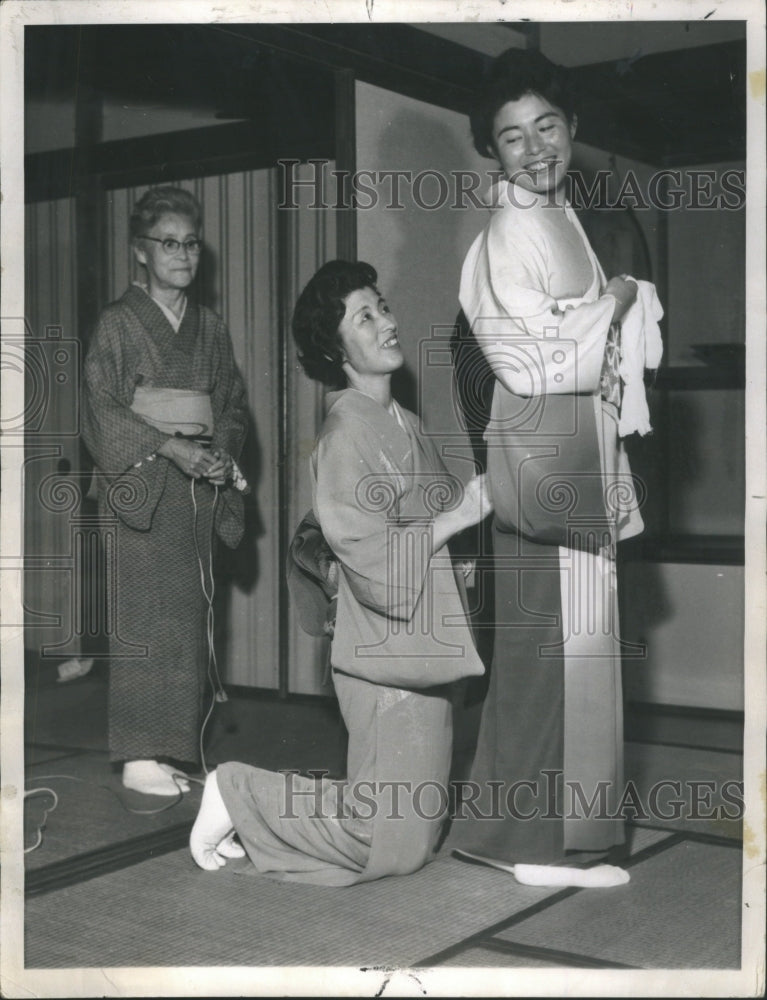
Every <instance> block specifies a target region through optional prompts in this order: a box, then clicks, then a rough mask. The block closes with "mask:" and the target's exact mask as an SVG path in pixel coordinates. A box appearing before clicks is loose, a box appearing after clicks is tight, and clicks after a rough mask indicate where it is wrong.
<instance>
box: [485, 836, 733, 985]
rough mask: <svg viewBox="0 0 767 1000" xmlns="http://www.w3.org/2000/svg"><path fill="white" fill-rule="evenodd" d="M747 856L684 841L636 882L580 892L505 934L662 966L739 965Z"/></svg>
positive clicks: (643, 869)
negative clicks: (743, 865)
mask: <svg viewBox="0 0 767 1000" xmlns="http://www.w3.org/2000/svg"><path fill="white" fill-rule="evenodd" d="M740 887H741V852H740V850H739V849H738V848H736V847H720V846H716V845H711V844H699V843H694V842H690V841H685V842H682V843H680V844H677V845H676V846H674V847H670V848H669V849H668V850H666V851H662V852H660V853H659V854H657V855H656V856H655V857H652V858H649V859H648V860H647V861H645V862H643V863H642V864H639V865H636V866H635V867H633V868H632V869H631V882H630V883H629V884H628V885H625V886H619V887H618V888H616V889H614V890H610V891H609V892H604V893H597V892H593V893H588V892H579V893H577V894H575V895H573V896H571V897H570V898H569V899H566V900H563V901H562V902H561V903H559V904H558V905H557V906H556V907H552V908H551V909H549V910H547V911H546V912H545V913H543V914H540V915H538V916H533V917H530V918H529V919H527V920H524V921H522V922H521V923H518V924H516V925H515V926H514V927H511V928H509V929H508V930H507V931H502V932H501V933H500V934H499V935H498V937H499V938H501V939H502V940H506V941H513V942H518V943H520V944H528V945H540V944H542V943H543V942H544V941H545V943H546V944H547V945H548V946H550V947H552V948H558V949H562V950H563V951H568V952H575V953H581V954H584V953H585V954H588V955H590V956H592V957H594V958H599V959H602V960H604V961H611V962H620V963H623V964H627V965H633V966H639V967H642V968H655V969H697V968H701V969H707V968H711V969H724V968H738V967H739V966H740Z"/></svg>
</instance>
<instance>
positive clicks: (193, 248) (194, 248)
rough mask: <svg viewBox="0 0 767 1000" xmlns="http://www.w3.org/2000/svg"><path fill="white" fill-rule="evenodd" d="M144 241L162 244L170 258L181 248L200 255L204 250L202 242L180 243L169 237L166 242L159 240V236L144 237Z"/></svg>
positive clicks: (189, 241)
mask: <svg viewBox="0 0 767 1000" xmlns="http://www.w3.org/2000/svg"><path fill="white" fill-rule="evenodd" d="M141 239H142V240H151V241H152V242H153V243H160V244H162V248H163V250H164V251H165V253H166V254H168V256H169V257H172V256H173V255H174V254H177V253H178V252H179V250H180V249H181V247H183V248H184V250H186V252H187V253H188V254H198V253H199V252H200V250H202V240H185V241H184V242H183V243H180V242H179V241H178V240H174V239H173V238H172V237H171V236H167V237H166V238H165V239H164V240H161V239H159V238H158V237H157V236H142V237H141Z"/></svg>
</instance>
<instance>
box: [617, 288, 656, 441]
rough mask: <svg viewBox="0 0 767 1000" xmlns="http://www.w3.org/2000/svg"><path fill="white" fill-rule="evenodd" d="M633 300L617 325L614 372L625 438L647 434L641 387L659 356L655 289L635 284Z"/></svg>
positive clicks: (647, 412) (648, 426) (646, 410)
mask: <svg viewBox="0 0 767 1000" xmlns="http://www.w3.org/2000/svg"><path fill="white" fill-rule="evenodd" d="M632 280H633V281H636V284H637V296H636V298H635V299H634V301H633V302H632V304H631V306H630V308H629V309H628V310H627V312H626V314H625V316H624V317H623V320H622V322H621V348H620V365H619V368H618V371H619V373H620V376H621V380H622V382H623V399H622V402H621V412H620V420H619V422H618V434H619V435H620V436H621V437H627V436H628V435H629V434H634V433H635V432H636V433H638V434H641V435H645V434H649V433H650V431H651V430H652V426H651V424H650V410H649V408H648V406H647V396H646V394H645V387H644V370H645V368H657V367H658V365H659V364H660V360H661V358H662V356H663V341H662V340H661V335H660V328H659V327H658V320H659V319H661V317H662V316H663V308H662V306H661V304H660V302H659V301H658V296H657V294H656V291H655V285H653V284H651V282H649V281H638V280H637V279H636V278H634V279H632Z"/></svg>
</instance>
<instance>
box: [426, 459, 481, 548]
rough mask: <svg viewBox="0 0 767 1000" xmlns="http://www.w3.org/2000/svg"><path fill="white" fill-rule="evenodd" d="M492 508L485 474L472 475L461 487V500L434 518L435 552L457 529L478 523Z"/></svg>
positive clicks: (433, 539) (455, 533)
mask: <svg viewBox="0 0 767 1000" xmlns="http://www.w3.org/2000/svg"><path fill="white" fill-rule="evenodd" d="M492 509H493V501H492V500H491V499H490V493H489V491H488V487H487V476H486V475H485V474H484V473H483V474H482V475H481V476H473V477H472V478H471V479H470V480H469V481H468V483H467V484H466V485H465V486H464V488H463V497H462V499H461V502H460V503H459V504H458V506H457V507H454V508H453V510H445V511H443V512H442V513H441V514H437V516H436V517H435V518H434V525H433V532H432V547H433V549H434V551H435V552H436V551H437V550H438V549H441V548H442V546H443V545H444V544H445V542H447V541H448V539H450V538H452V537H453V535H457V534H458V532H459V531H463V530H464V529H465V528H470V527H471V526H472V525H473V524H479V522H480V521H481V520H483V518H485V517H487V515H488V514H489V513H490V512H491V511H492Z"/></svg>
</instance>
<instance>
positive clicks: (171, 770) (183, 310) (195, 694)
mask: <svg viewBox="0 0 767 1000" xmlns="http://www.w3.org/2000/svg"><path fill="white" fill-rule="evenodd" d="M200 222H201V219H200V206H199V204H198V202H197V201H196V200H195V198H194V197H193V196H192V195H191V194H189V192H187V191H184V190H183V189H180V188H174V187H160V188H152V189H150V190H149V191H148V192H147V193H146V194H145V195H144V196H143V197H142V198H141V199H140V201H139V202H138V203H137V205H136V207H135V209H134V210H133V213H132V215H131V220H130V229H131V239H132V245H133V252H134V254H135V257H136V260H137V261H138V262H139V264H141V265H142V266H143V268H144V270H145V272H146V284H145V285H141V284H134V285H132V286H131V287H130V288H129V289H128V290H127V291H126V292H125V294H124V295H123V296H122V298H121V299H119V301H117V302H114V303H112V304H111V305H109V306H107V308H106V309H105V310H104V312H103V313H102V315H101V316H100V318H99V321H98V324H97V326H96V330H95V331H94V333H93V336H92V337H91V342H90V347H89V350H88V355H87V358H86V362H85V394H84V401H83V436H84V438H85V442H86V444H87V446H88V449H89V451H90V452H91V454H92V456H93V459H94V461H95V463H96V471H97V482H98V487H99V510H100V512H101V513H102V515H104V516H107V517H109V518H110V519H111V518H114V519H115V521H116V532H117V544H116V548H115V551H114V554H113V558H114V580H113V581H111V582H112V586H111V589H110V597H109V600H110V605H111V608H112V614H113V615H116V618H115V620H114V622H113V630H112V637H111V647H110V650H111V652H112V653H113V658H112V659H111V662H110V680H109V751H110V756H111V758H112V760H113V761H115V762H121V761H122V762H123V770H122V780H123V784H124V785H125V786H126V787H128V788H131V789H134V790H136V791H139V792H144V793H147V794H153V795H168V796H170V795H178V794H179V789H181V790H182V791H188V789H189V783H188V782H187V781H186V780H185V779H184V775H183V773H182V772H180V771H179V770H178V767H177V765H176V763H175V762H177V761H179V762H193V763H194V762H198V761H199V741H200V723H201V719H202V714H201V713H202V707H203V701H204V693H205V684H206V665H207V662H208V645H207V639H206V610H207V604H206V601H205V595H204V593H203V588H202V585H201V574H203V575H204V576H205V579H206V580H207V581H208V582H207V587H208V588H210V587H211V585H212V581H211V580H210V578H209V575H208V574H209V567H210V561H211V558H212V544H213V541H212V536H213V533H214V531H215V533H216V534H217V535H218V536H219V538H221V539H222V540H223V541H224V542H225V543H226V544H227V545H229V546H232V547H234V546H235V545H237V543H238V542H239V540H240V537H241V535H242V531H243V513H242V500H241V498H240V496H239V493H238V492H237V491H236V490H235V489H233V483H234V478H233V477H234V476H235V475H236V473H237V469H236V465H235V459H236V458H237V456H238V455H239V453H240V449H241V447H242V444H243V441H244V438H245V431H246V427H247V422H246V421H247V409H246V401H245V389H244V386H243V382H242V379H241V377H240V375H239V372H238V371H237V367H236V365H235V362H234V357H233V354H232V346H231V342H230V339H229V332H228V330H227V328H226V326H225V325H224V323H223V321H222V320H221V319H220V318H219V317H218V316H216V315H215V313H213V312H211V311H210V310H209V309H206V308H205V307H204V306H198V305H195V304H194V303H193V302H191V301H189V299H188V298H187V290H188V288H189V286H190V285H191V284H192V282H193V281H194V278H195V275H196V273H197V267H198V264H199V261H200V251H201V248H202V242H201V239H200ZM177 432H178V433H179V434H181V435H184V436H176V433H177ZM194 438H197V439H196V440H194ZM110 530H111V528H110ZM129 652H132V654H133V655H127V654H128V653H129Z"/></svg>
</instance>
